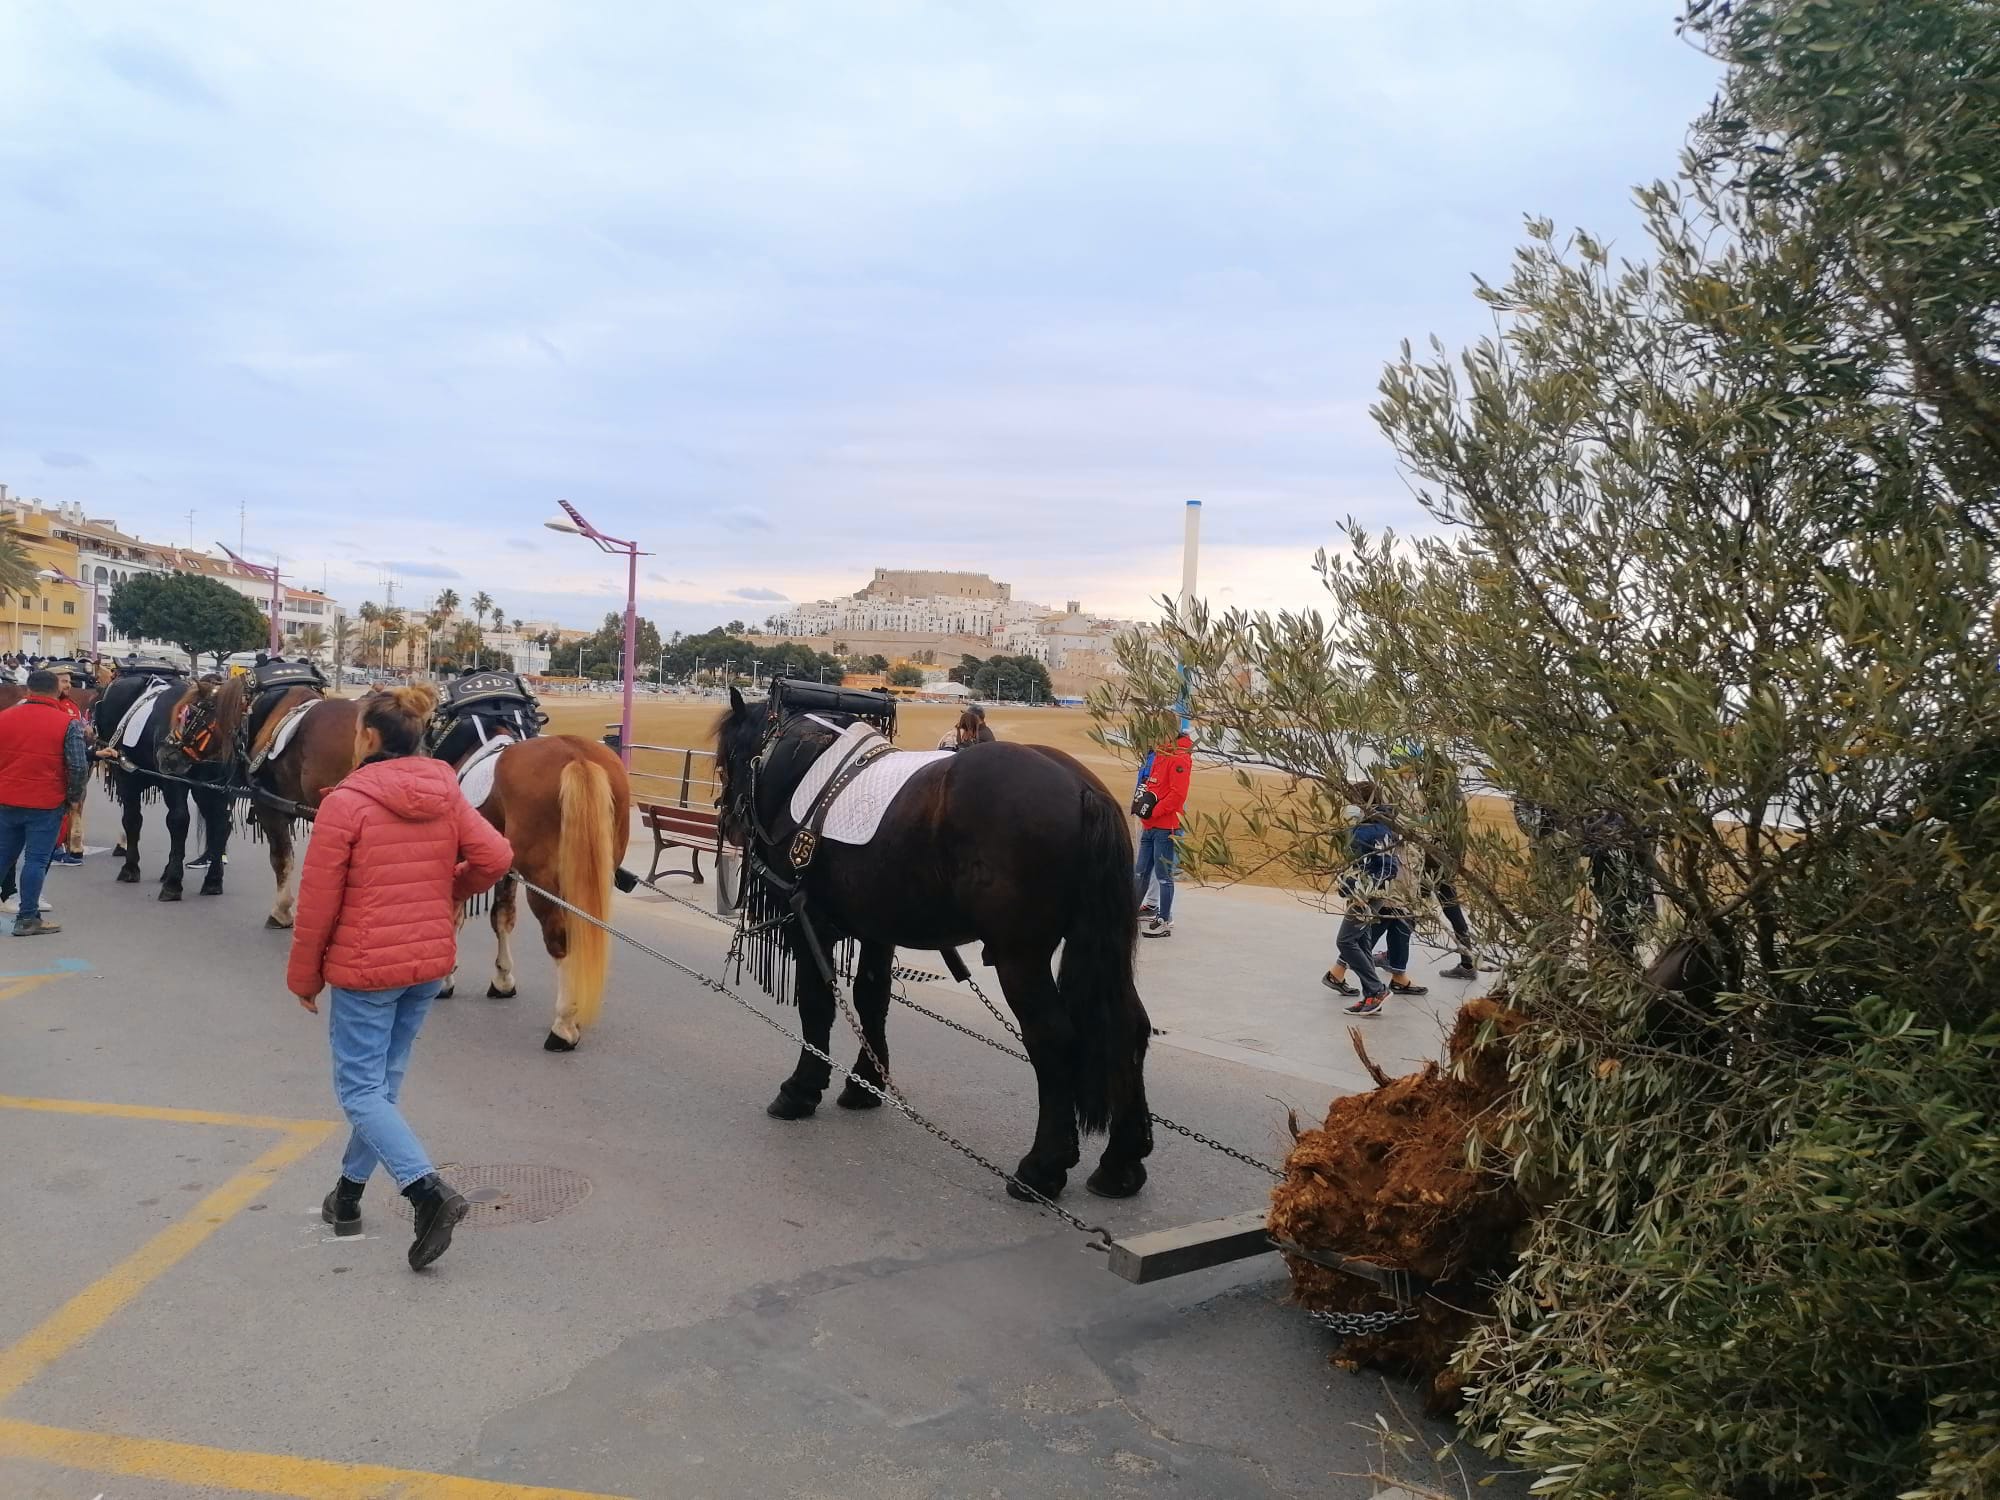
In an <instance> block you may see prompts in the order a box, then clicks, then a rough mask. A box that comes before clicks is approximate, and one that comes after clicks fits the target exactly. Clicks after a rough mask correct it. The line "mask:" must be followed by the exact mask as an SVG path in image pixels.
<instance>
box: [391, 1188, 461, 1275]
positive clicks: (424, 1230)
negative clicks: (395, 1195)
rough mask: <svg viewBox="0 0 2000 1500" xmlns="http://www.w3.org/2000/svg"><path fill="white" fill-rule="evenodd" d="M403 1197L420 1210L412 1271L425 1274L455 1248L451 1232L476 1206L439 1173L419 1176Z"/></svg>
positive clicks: (405, 1189)
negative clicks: (435, 1261) (423, 1270)
mask: <svg viewBox="0 0 2000 1500" xmlns="http://www.w3.org/2000/svg"><path fill="white" fill-rule="evenodd" d="M403 1196H404V1197H405V1198H408V1199H409V1200H410V1206H411V1207H412V1208H414V1209H415V1210H416V1220H417V1235H416V1238H415V1239H414V1240H412V1241H411V1242H410V1269H411V1270H412V1271H421V1270H422V1269H423V1268H424V1267H425V1266H427V1265H429V1264H430V1263H431V1262H432V1261H434V1260H436V1259H437V1258H438V1257H439V1256H440V1255H442V1254H444V1253H445V1251H447V1250H449V1249H450V1248H451V1232H452V1230H454V1229H456V1228H457V1227H458V1225H459V1221H460V1220H462V1219H463V1218H464V1217H465V1216H466V1215H467V1214H468V1213H470V1212H472V1205H471V1204H470V1203H467V1202H466V1201H465V1199H464V1198H462V1197H460V1196H459V1193H458V1190H457V1189H456V1188H454V1187H453V1186H452V1185H451V1184H450V1183H448V1182H446V1181H445V1180H444V1179H443V1178H442V1177H440V1176H438V1174H437V1173H435V1172H432V1173H431V1174H430V1175H429V1176H427V1177H419V1178H418V1179H417V1180H416V1181H415V1182H413V1183H411V1184H410V1185H409V1186H408V1187H406V1188H404V1189H403Z"/></svg>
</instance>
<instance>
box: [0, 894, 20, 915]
mask: <svg viewBox="0 0 2000 1500" xmlns="http://www.w3.org/2000/svg"><path fill="white" fill-rule="evenodd" d="M20 909H21V903H20V902H19V901H17V900H15V899H14V898H13V897H12V896H0V915H6V916H12V915H13V914H14V913H15V912H17V911H19V910H20Z"/></svg>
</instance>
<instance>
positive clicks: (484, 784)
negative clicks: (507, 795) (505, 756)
mask: <svg viewBox="0 0 2000 1500" xmlns="http://www.w3.org/2000/svg"><path fill="white" fill-rule="evenodd" d="M513 743H514V742H513V741H512V740H511V739H509V738H508V737H507V736H506V735H504V734H503V735H495V736H494V737H493V738H492V739H490V740H488V741H487V742H486V743H485V744H483V745H481V746H480V747H479V748H478V749H477V750H475V751H473V752H472V758H471V759H470V760H468V761H466V763H465V764H464V765H462V766H460V767H459V770H458V789H459V790H460V791H461V792H463V793H465V800H466V801H467V802H470V803H471V804H472V805H473V806H474V807H483V806H485V805H486V799H487V798H488V797H490V796H492V795H493V777H494V775H495V773H497V772H498V771H499V769H500V752H501V751H502V750H505V749H506V748H507V747H508V746H509V745H511V744H513Z"/></svg>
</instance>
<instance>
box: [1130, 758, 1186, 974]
mask: <svg viewBox="0 0 2000 1500" xmlns="http://www.w3.org/2000/svg"><path fill="white" fill-rule="evenodd" d="M1193 780H1194V741H1193V740H1192V739H1191V738H1189V737H1188V736H1187V735H1185V734H1184V735H1182V736H1181V737H1180V738H1179V739H1177V740H1176V741H1175V742H1174V743H1173V744H1172V745H1170V746H1169V745H1162V746H1161V747H1160V748H1159V749H1158V750H1155V751H1154V752H1153V755H1152V764H1151V766H1150V768H1149V769H1148V770H1147V772H1146V776H1145V779H1144V780H1143V781H1141V782H1140V784H1139V790H1138V791H1137V793H1135V794H1134V795H1133V798H1132V811H1133V812H1134V813H1135V814H1137V815H1138V818H1139V861H1138V864H1137V865H1136V866H1135V867H1134V869H1133V872H1132V874H1133V879H1134V881H1135V882H1136V884H1137V886H1138V893H1139V900H1140V901H1141V902H1142V903H1143V902H1144V901H1145V899H1146V889H1147V887H1148V886H1149V885H1151V884H1153V883H1154V882H1155V881H1157V882H1158V883H1159V891H1160V894H1159V899H1158V905H1157V909H1156V911H1155V913H1154V915H1153V916H1151V917H1149V918H1147V919H1146V922H1145V925H1144V926H1142V927H1141V928H1140V929H1139V935H1140V936H1141V937H1149V938H1166V937H1172V936H1173V935H1174V867H1175V866H1176V865H1177V864H1178V863H1179V861H1180V850H1179V848H1178V847H1177V841H1178V840H1179V838H1180V831H1181V811H1182V809H1184V808H1185V807H1186V806H1187V797H1188V787H1189V785H1190V784H1191V783H1192V782H1193Z"/></svg>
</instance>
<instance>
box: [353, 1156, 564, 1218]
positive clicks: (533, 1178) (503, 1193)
mask: <svg viewBox="0 0 2000 1500" xmlns="http://www.w3.org/2000/svg"><path fill="white" fill-rule="evenodd" d="M438 1175H439V1176H440V1177H442V1178H444V1180H445V1181H446V1182H448V1183H450V1184H451V1185H452V1186H453V1187H455V1188H457V1189H458V1190H459V1191H460V1192H461V1193H463V1194H464V1195H465V1200H466V1202H468V1203H470V1204H471V1205H472V1212H471V1213H469V1214H467V1215H466V1216H465V1222H464V1223H463V1224H461V1225H459V1226H458V1227H459V1228H460V1229H498V1228H500V1227H501V1226H502V1225H505V1224H539V1223H541V1222H542V1220H544V1219H553V1218H554V1217H555V1216H556V1215H557V1214H559V1213H561V1212H562V1211H563V1210H564V1209H568V1208H575V1207H576V1206H577V1204H579V1203H581V1202H583V1200H584V1199H586V1198H588V1197H589V1196H590V1179H589V1178H588V1177H586V1176H584V1175H583V1173H581V1172H572V1171H570V1170H569V1168H567V1167H536V1166H529V1165H526V1164H524V1163H519V1162H503V1163H501V1164H499V1165H497V1166H490V1167H462V1166H457V1165H453V1164H446V1165H445V1166H442V1167H439V1168H438ZM392 1207H393V1208H394V1209H395V1212H396V1213H397V1215H398V1216H399V1217H402V1218H405V1219H407V1218H409V1217H410V1200H409V1199H407V1198H405V1197H403V1196H402V1195H400V1194H398V1195H397V1197H396V1200H395V1202H394V1204H393V1205H392Z"/></svg>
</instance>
